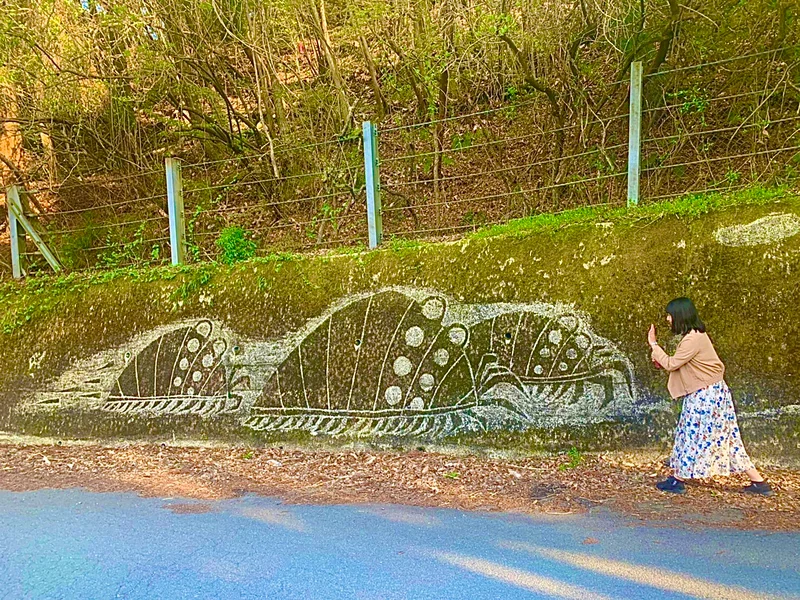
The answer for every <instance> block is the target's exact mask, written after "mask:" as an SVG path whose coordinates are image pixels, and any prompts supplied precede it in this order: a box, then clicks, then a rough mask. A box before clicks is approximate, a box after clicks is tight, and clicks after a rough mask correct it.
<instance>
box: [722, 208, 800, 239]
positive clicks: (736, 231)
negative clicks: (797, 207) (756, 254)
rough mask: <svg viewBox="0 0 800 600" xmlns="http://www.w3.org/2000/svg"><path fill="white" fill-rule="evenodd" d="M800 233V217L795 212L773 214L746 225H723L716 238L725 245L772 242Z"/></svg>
mask: <svg viewBox="0 0 800 600" xmlns="http://www.w3.org/2000/svg"><path fill="white" fill-rule="evenodd" d="M798 233H800V217H798V216H797V215H795V214H793V213H783V214H773V215H768V216H766V217H762V218H761V219H757V220H756V221H753V222H752V223H747V224H745V225H733V226H731V227H722V228H720V229H717V230H716V231H715V232H714V238H715V239H716V240H717V241H718V242H719V243H720V244H722V245H723V246H733V247H738V246H758V245H760V244H772V243H775V242H779V241H780V240H783V239H786V238H789V237H792V236H793V235H796V234H798Z"/></svg>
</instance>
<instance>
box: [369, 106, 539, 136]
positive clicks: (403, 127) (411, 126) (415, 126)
mask: <svg viewBox="0 0 800 600" xmlns="http://www.w3.org/2000/svg"><path fill="white" fill-rule="evenodd" d="M539 101H540V99H539V98H534V99H532V100H526V101H525V102H520V103H518V104H511V105H509V106H499V107H497V108H487V109H485V110H479V111H476V112H472V113H467V114H465V115H456V116H453V117H444V118H443V119H432V120H430V121H423V122H422V123H410V124H408V125H396V126H394V127H386V128H383V129H382V131H384V132H390V131H401V130H406V129H419V128H420V127H428V126H429V125H437V124H439V123H449V122H451V121H461V120H464V119H471V118H472V117H480V116H483V115H490V114H494V113H498V112H502V111H505V110H515V109H517V108H523V107H525V106H530V105H532V104H536V103H537V102H539Z"/></svg>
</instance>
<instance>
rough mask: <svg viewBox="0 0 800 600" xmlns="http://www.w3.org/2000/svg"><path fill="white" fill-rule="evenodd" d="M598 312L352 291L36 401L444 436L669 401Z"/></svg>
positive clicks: (99, 368)
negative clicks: (269, 325)
mask: <svg viewBox="0 0 800 600" xmlns="http://www.w3.org/2000/svg"><path fill="white" fill-rule="evenodd" d="M635 381H636V380H635V377H634V372H633V366H632V364H631V362H630V360H628V359H627V358H626V357H625V356H624V354H622V353H621V352H620V351H619V350H618V349H617V347H616V346H615V345H614V344H613V343H612V342H610V341H608V340H606V339H603V338H602V337H600V336H598V335H596V334H595V333H594V332H593V331H592V329H591V327H590V324H589V321H588V318H587V317H586V316H584V315H581V314H580V313H578V312H575V311H574V310H573V309H571V308H570V307H567V306H559V305H553V304H544V303H535V304H503V303H497V304H483V305H469V304H457V303H453V302H451V301H450V300H449V299H448V298H446V297H444V296H443V295H441V294H437V293H432V292H430V291H427V290H421V289H415V288H392V289H385V290H381V291H379V292H376V293H370V294H362V295H357V296H353V297H350V298H347V299H345V300H342V301H340V302H337V303H336V304H335V305H333V306H332V307H330V309H329V310H328V311H326V312H325V313H324V314H323V315H321V316H320V317H318V318H316V319H312V320H311V321H310V322H309V323H307V325H306V326H305V327H303V328H302V329H301V330H300V331H297V332H290V333H288V334H287V335H286V336H284V337H283V338H281V339H278V340H265V341H259V340H236V339H235V338H234V336H233V334H231V333H230V332H229V331H227V330H226V329H225V328H224V327H222V326H220V325H218V324H216V323H214V322H212V321H210V320H199V321H196V322H192V323H180V324H177V325H174V326H167V327H162V328H159V329H156V330H154V331H152V332H150V333H149V334H147V335H144V336H141V337H140V338H139V339H137V340H135V341H133V342H132V343H131V344H130V346H129V347H126V348H123V349H120V350H109V351H106V352H102V353H100V354H98V355H96V356H93V357H92V358H90V359H88V360H86V361H82V362H80V363H79V364H77V365H75V366H74V367H73V368H71V369H70V370H68V371H67V372H66V373H64V374H63V375H62V376H61V377H60V378H58V380H57V381H56V382H55V383H54V385H53V386H52V389H51V390H48V391H41V392H37V393H35V394H34V395H33V398H32V405H31V407H30V408H34V409H37V408H38V409H46V410H54V409H55V410H57V409H59V408H78V409H87V410H102V411H111V412H117V413H123V414H137V413H142V414H149V415H184V414H186V415H188V414H194V415H200V416H203V417H206V418H213V417H215V416H217V415H220V414H233V415H236V416H237V417H239V418H240V419H241V420H242V423H243V425H244V426H245V427H248V428H251V429H253V430H258V431H293V430H304V431H308V432H311V433H313V434H325V435H332V436H334V435H371V436H381V435H394V436H424V437H429V438H430V437H442V436H448V435H454V434H458V433H464V432H475V431H487V430H491V429H498V428H511V429H524V428H526V427H529V426H536V427H542V426H544V427H547V426H556V425H563V424H570V423H572V424H586V423H590V422H604V421H613V420H616V419H619V418H623V417H631V416H633V415H635V414H640V413H641V412H642V411H649V410H653V409H654V408H658V407H659V406H660V405H659V404H653V403H646V402H644V401H643V400H642V395H641V394H640V392H639V391H638V389H637V385H636V383H635Z"/></svg>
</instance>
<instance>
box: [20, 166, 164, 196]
mask: <svg viewBox="0 0 800 600" xmlns="http://www.w3.org/2000/svg"><path fill="white" fill-rule="evenodd" d="M159 173H160V174H162V175H163V174H164V171H163V170H161V169H153V170H150V171H144V172H142V173H131V174H130V175H120V176H119V177H112V178H110V179H102V180H99V181H91V180H87V181H80V182H77V183H70V184H68V185H67V184H64V183H58V184H55V185H46V186H39V187H36V188H34V189H31V190H26V191H27V192H28V193H31V194H40V193H43V192H57V193H59V194H60V193H61V192H64V191H68V190H73V189H77V188H83V187H87V186H90V185H95V186H96V185H107V184H111V183H121V182H123V181H130V180H131V179H138V178H140V177H148V176H150V175H156V174H159ZM92 176H93V177H100V176H99V175H92ZM67 181H69V179H67Z"/></svg>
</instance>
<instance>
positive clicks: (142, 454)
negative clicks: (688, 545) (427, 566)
mask: <svg viewBox="0 0 800 600" xmlns="http://www.w3.org/2000/svg"><path fill="white" fill-rule="evenodd" d="M665 459H666V455H665V454H659V453H658V452H654V451H640V452H635V453H633V452H632V453H619V452H614V453H602V454H586V455H579V454H572V455H557V456H553V455H547V456H534V457H527V458H518V459H507V458H487V457H484V456H474V455H453V454H445V453H441V452H426V451H411V452H396V451H375V450H362V449H359V450H344V449H301V448H289V447H265V448H250V447H243V446H218V445H217V446H215V445H185V444H181V445H167V444H140V443H135V444H134V443H124V444H99V443H85V442H83V443H61V444H59V443H55V442H52V441H50V442H48V441H46V440H35V439H26V440H19V439H15V438H10V437H1V436H0V489H5V490H10V491H32V490H39V489H45V488H70V487H81V488H84V489H88V490H91V491H96V492H135V493H138V494H141V495H144V496H153V497H163V498H187V499H188V498H191V499H196V500H214V499H222V498H231V497H235V496H239V495H242V494H248V493H254V494H260V495H265V496H273V497H279V498H281V499H283V500H284V501H285V502H288V503H321V504H377V503H380V504H400V505H413V506H425V507H446V508H457V509H463V510H478V511H507V512H519V513H540V514H541V513H546V514H573V513H583V512H586V511H589V510H597V509H598V508H600V507H601V508H602V509H604V510H605V509H608V510H611V511H612V512H615V513H620V514H623V515H626V516H628V517H633V518H640V519H642V520H647V521H648V522H656V523H658V522H663V523H665V524H671V525H674V524H683V525H687V526H714V527H734V528H741V529H762V530H769V531H798V530H800V471H797V470H792V469H786V468H779V467H769V466H767V467H766V468H763V469H762V470H763V472H764V473H765V476H766V477H767V478H768V479H769V480H770V482H772V484H773V486H774V487H775V488H776V490H777V494H776V496H775V497H773V498H762V497H749V496H746V495H744V494H742V493H741V492H740V489H741V488H742V487H743V485H744V484H745V483H746V478H743V477H738V476H737V477H731V478H719V479H713V480H709V481H705V482H698V483H693V484H691V485H690V486H689V489H688V493H687V494H686V495H684V496H677V497H676V496H671V495H666V494H663V493H661V492H659V491H658V490H656V489H655V487H654V484H655V482H656V480H658V479H659V478H661V477H663V476H664V475H666V474H667V469H666V467H665V465H664V461H665Z"/></svg>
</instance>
